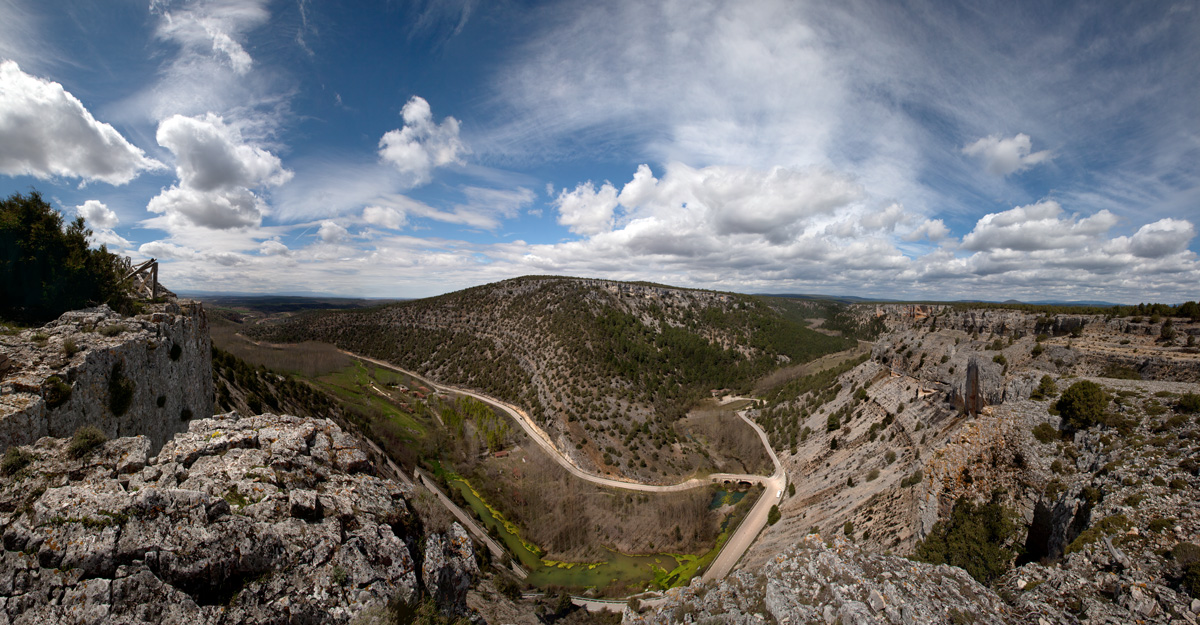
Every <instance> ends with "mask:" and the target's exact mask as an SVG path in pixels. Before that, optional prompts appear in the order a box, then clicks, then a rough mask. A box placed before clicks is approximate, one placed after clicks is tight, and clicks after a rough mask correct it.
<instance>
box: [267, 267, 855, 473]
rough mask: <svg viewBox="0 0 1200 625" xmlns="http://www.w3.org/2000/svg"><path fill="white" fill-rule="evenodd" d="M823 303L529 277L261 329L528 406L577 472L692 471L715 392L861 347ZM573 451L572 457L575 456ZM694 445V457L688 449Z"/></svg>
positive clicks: (281, 339) (739, 387) (269, 336)
mask: <svg viewBox="0 0 1200 625" xmlns="http://www.w3.org/2000/svg"><path fill="white" fill-rule="evenodd" d="M827 306H828V305H825V304H823V305H815V304H813V303H809V302H800V301H787V300H779V299H767V298H759V297H753V296H747V295H739V294H733V293H716V292H711V291H699V290H689V289H678V288H672V287H666V286H660V285H653V284H645V283H637V284H634V283H624V282H614V281H606V280H591V279H578V278H556V277H524V278H516V279H513V280H506V281H503V282H498V283H495V284H489V285H484V286H480V287H475V288H471V289H466V290H463V291H458V292H455V293H449V294H447V295H443V296H439V297H434V298H429V299H423V300H413V301H406V302H400V303H396V304H390V305H386V306H381V307H376V308H370V309H363V310H351V311H323V312H314V313H306V314H301V315H297V316H295V317H292V318H290V319H287V320H285V321H283V322H280V323H276V324H263V325H260V326H257V327H256V328H254V329H253V330H251V333H252V334H254V335H255V337H256V338H259V339H264V340H269V341H275V342H294V341H303V340H319V341H326V342H329V343H333V344H335V345H337V346H338V347H340V348H342V349H346V350H349V351H352V352H355V353H359V354H363V355H366V356H371V357H374V358H380V359H384V360H388V361H390V362H392V363H395V364H397V365H399V366H402V367H405V368H408V369H412V370H416V371H418V372H420V373H423V374H426V375H429V376H431V377H433V378H434V379H437V380H440V381H443V382H446V383H449V384H455V385H461V386H466V387H471V388H475V389H479V390H481V391H483V392H485V393H488V394H491V395H494V396H496V397H499V398H501V399H504V400H506V401H509V402H511V403H513V404H516V405H518V406H521V407H523V408H525V409H527V410H529V411H530V413H531V414H532V415H533V416H534V418H535V419H537V420H538V421H539V422H541V423H542V424H543V425H544V427H545V428H546V429H547V430H548V431H550V432H551V434H552V435H561V437H560V438H558V443H559V445H560V447H563V448H564V449H565V450H567V451H569V452H571V453H572V454H573V455H574V456H575V457H576V460H577V461H578V462H580V464H582V465H584V466H592V467H596V468H604V469H607V470H614V471H620V472H624V473H627V474H630V475H654V474H657V473H659V472H662V473H668V474H676V473H679V472H686V470H687V467H685V466H681V465H682V464H684V463H685V461H684V459H685V458H686V457H687V455H688V453H689V451H688V449H685V448H687V447H688V446H689V441H686V440H680V436H679V434H678V433H677V432H676V430H675V428H674V427H673V424H674V423H675V422H676V421H677V420H678V419H679V418H681V417H682V416H684V415H685V414H686V412H687V410H688V409H689V408H690V407H691V406H693V405H694V404H695V403H696V402H697V401H698V400H700V399H701V398H703V397H707V396H708V395H709V391H710V389H723V388H728V389H732V390H734V391H748V390H749V389H750V388H751V386H752V385H753V382H754V380H756V379H758V378H760V377H762V376H763V375H766V374H767V373H769V372H771V371H773V370H775V369H778V368H779V367H781V366H786V365H789V364H795V363H799V362H806V361H808V360H812V359H814V358H816V357H819V356H821V355H823V354H826V353H829V352H833V351H838V350H842V349H846V348H848V347H851V346H853V345H854V341H853V339H850V338H845V337H842V336H831V335H829V334H821V333H818V332H815V331H813V330H811V329H809V328H808V327H806V324H805V322H804V318H805V317H806V316H808V317H814V316H819V315H820V314H822V312H821V311H825V310H827ZM572 447H573V448H574V449H571V448H572ZM693 451H694V450H693Z"/></svg>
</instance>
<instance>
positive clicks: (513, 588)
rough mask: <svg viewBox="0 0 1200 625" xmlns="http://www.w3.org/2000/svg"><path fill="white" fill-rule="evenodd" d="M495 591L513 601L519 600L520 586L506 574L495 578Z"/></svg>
mask: <svg viewBox="0 0 1200 625" xmlns="http://www.w3.org/2000/svg"><path fill="white" fill-rule="evenodd" d="M496 590H498V591H500V594H502V595H504V596H505V597H508V598H509V599H512V600H513V601H517V600H518V599H520V598H521V584H520V583H519V582H517V580H515V579H513V576H511V575H508V574H506V573H501V574H500V575H497V576H496Z"/></svg>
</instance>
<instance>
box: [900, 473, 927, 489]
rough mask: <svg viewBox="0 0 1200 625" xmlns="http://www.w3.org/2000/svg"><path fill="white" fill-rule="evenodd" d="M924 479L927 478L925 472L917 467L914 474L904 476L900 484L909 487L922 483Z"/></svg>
mask: <svg viewBox="0 0 1200 625" xmlns="http://www.w3.org/2000/svg"><path fill="white" fill-rule="evenodd" d="M924 479H925V474H924V473H922V472H921V470H920V469H917V470H916V471H913V472H912V475H909V476H908V477H906V478H904V479H903V480H900V486H901V487H903V488H908V487H910V486H916V485H917V484H920V483H921V482H922V481H923V480H924Z"/></svg>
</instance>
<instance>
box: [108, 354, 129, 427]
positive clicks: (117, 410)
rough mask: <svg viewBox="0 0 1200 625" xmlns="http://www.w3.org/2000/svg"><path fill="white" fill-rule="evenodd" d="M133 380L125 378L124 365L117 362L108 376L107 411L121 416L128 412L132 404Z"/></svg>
mask: <svg viewBox="0 0 1200 625" xmlns="http://www.w3.org/2000/svg"><path fill="white" fill-rule="evenodd" d="M133 390H134V383H133V380H130V379H129V378H127V377H125V365H124V363H121V362H118V363H117V364H115V365H113V368H112V373H111V374H110V375H109V376H108V409H109V410H110V411H112V413H113V415H115V416H118V417H119V416H121V415H123V414H125V413H126V412H128V411H129V406H131V405H132V404H133Z"/></svg>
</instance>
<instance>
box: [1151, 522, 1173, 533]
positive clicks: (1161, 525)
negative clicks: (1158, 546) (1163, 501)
mask: <svg viewBox="0 0 1200 625" xmlns="http://www.w3.org/2000/svg"><path fill="white" fill-rule="evenodd" d="M1172 527H1175V519H1172V518H1166V519H1154V520H1152V521H1150V525H1149V526H1148V529H1149V530H1150V531H1151V532H1155V533H1162V532H1164V531H1166V530H1169V529H1171V528H1172Z"/></svg>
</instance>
